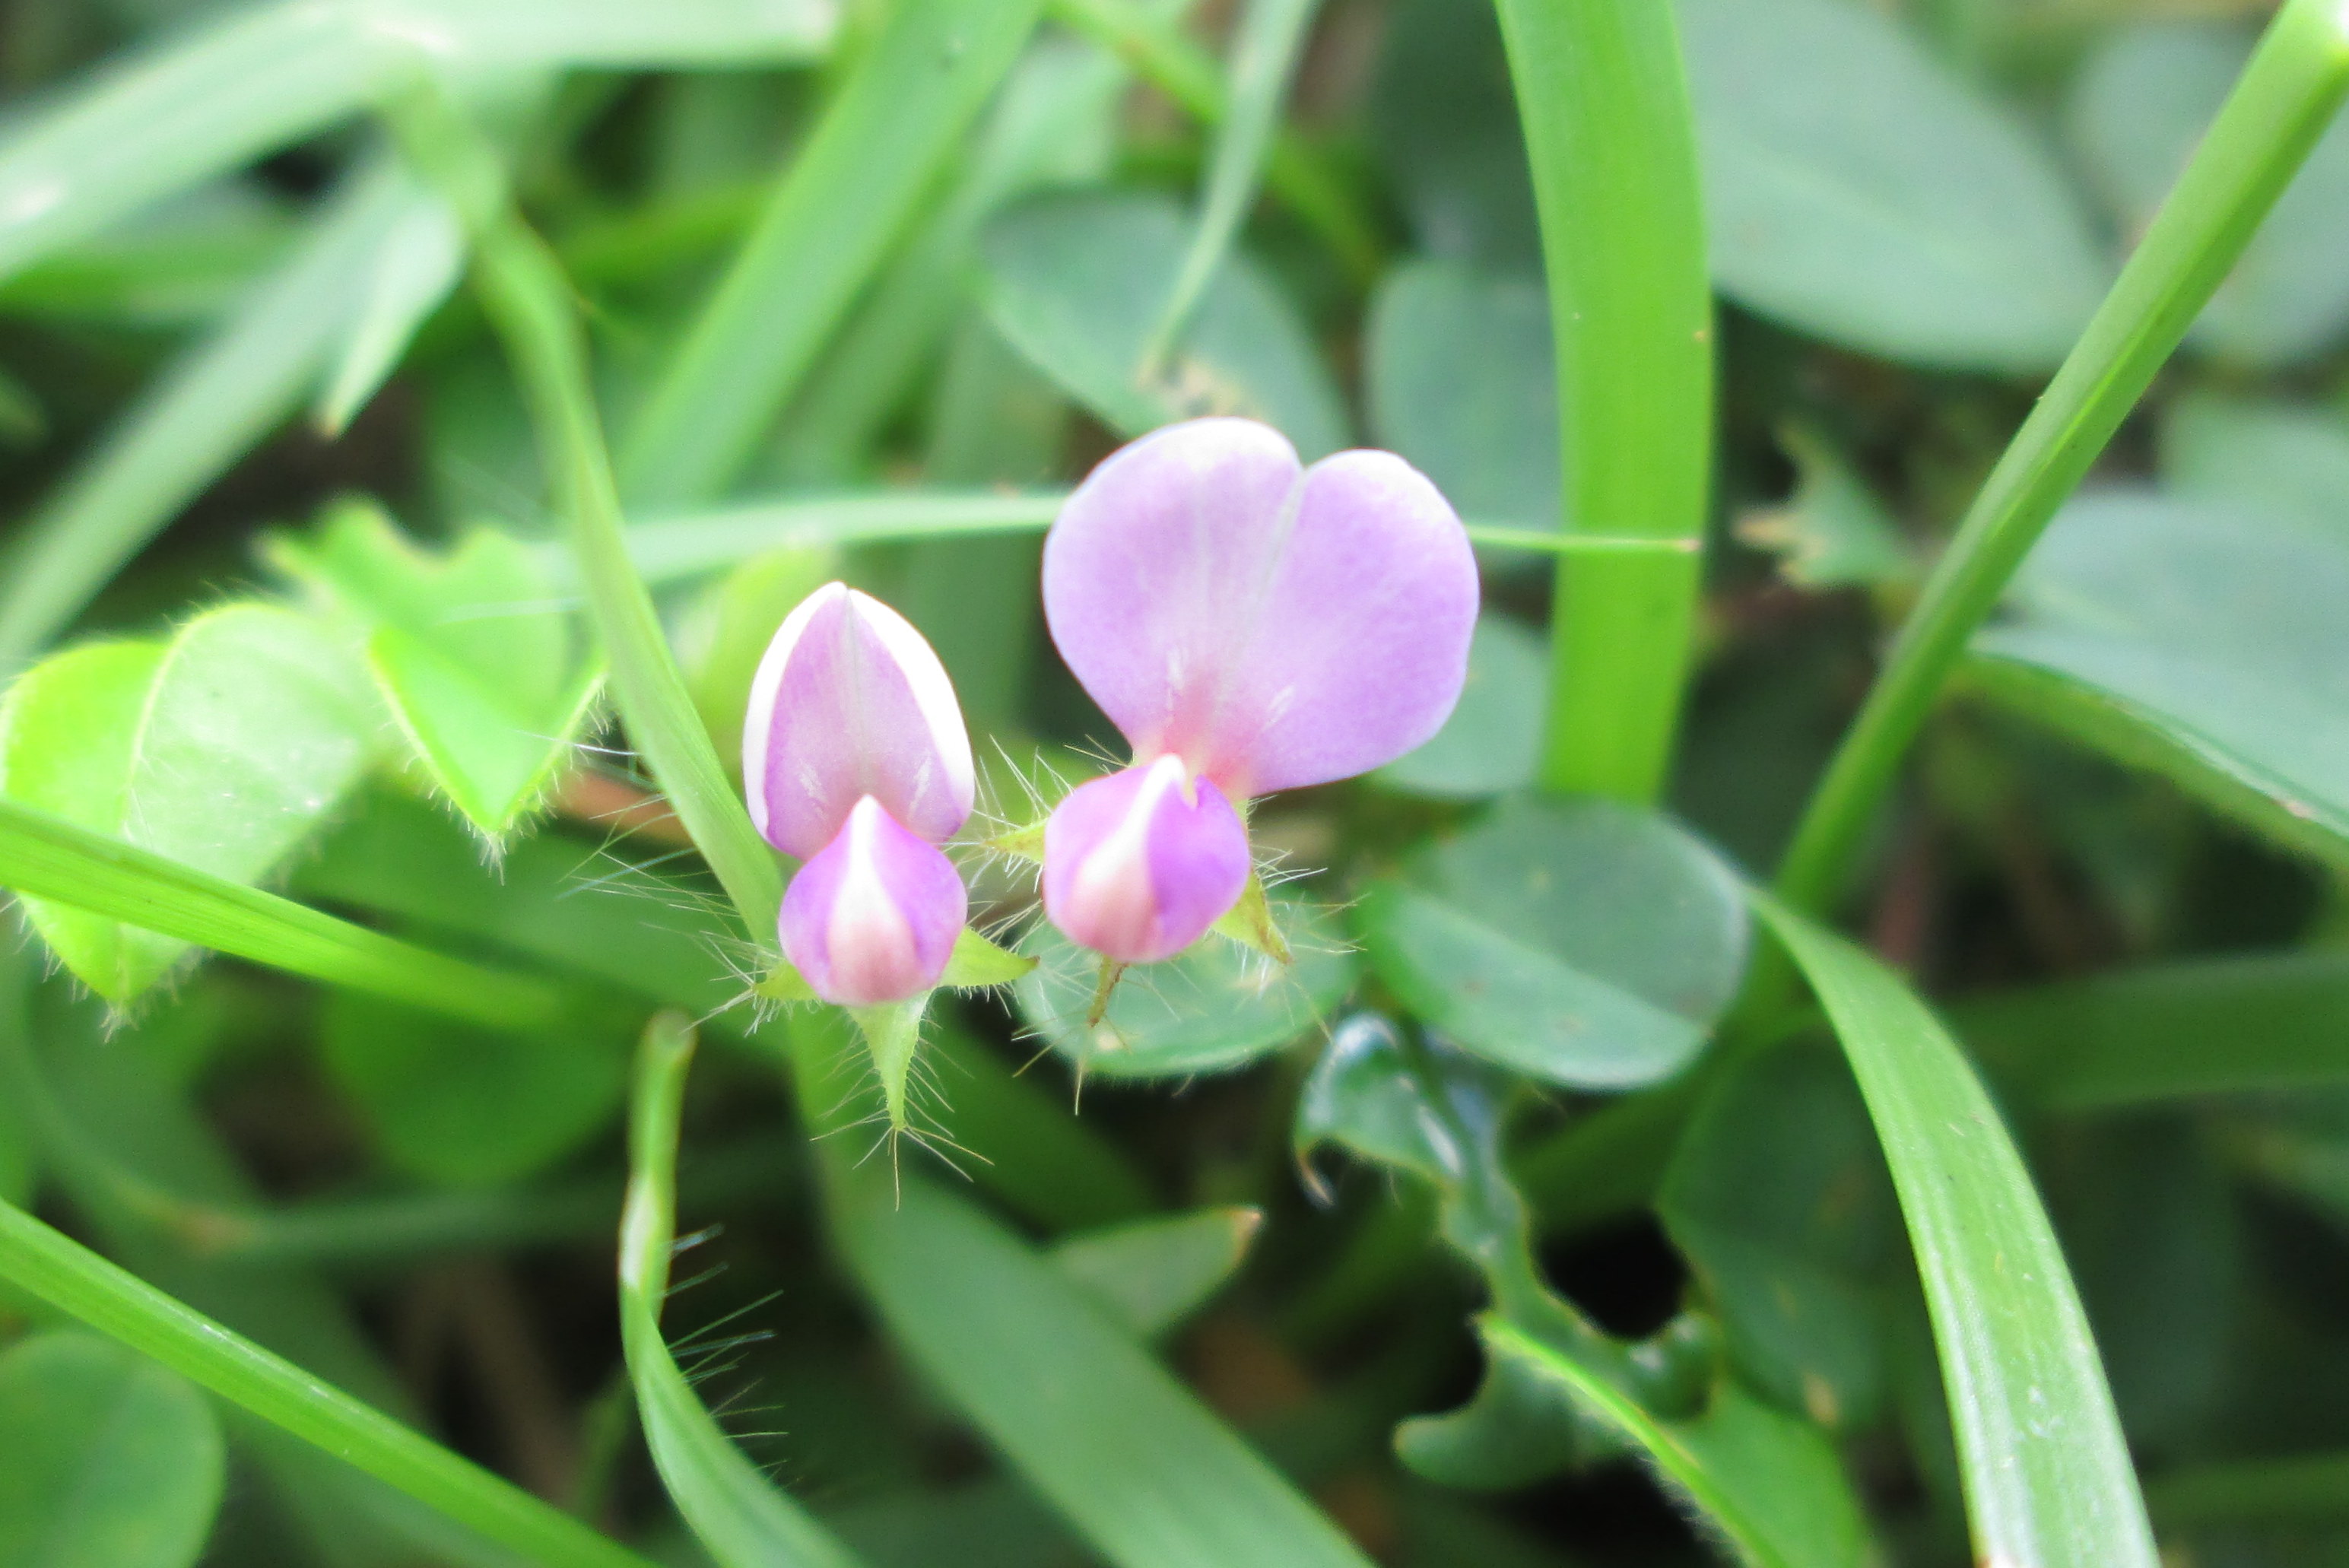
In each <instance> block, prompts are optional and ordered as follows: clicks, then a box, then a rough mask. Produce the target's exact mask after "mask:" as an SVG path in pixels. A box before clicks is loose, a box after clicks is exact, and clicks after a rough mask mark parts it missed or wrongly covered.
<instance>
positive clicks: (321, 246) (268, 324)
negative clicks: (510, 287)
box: [0, 167, 440, 676]
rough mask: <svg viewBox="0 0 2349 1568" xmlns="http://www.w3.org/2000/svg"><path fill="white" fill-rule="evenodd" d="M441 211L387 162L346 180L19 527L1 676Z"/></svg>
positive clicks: (205, 478) (198, 478) (213, 472)
mask: <svg viewBox="0 0 2349 1568" xmlns="http://www.w3.org/2000/svg"><path fill="white" fill-rule="evenodd" d="M439 205H440V203H439V202H438V201H436V200H435V199H434V198H433V197H432V196H431V195H430V194H429V193H428V192H426V191H422V190H420V189H419V187H418V186H417V185H416V183H415V182H414V181H412V180H410V179H409V177H408V176H407V175H405V174H403V173H401V172H400V171H399V170H397V169H396V168H389V167H386V168H378V169H374V170H368V171H366V172H362V173H360V174H358V175H357V176H355V177H354V178H353V179H352V180H351V181H349V183H348V184H347V186H346V188H345V190H344V191H343V192H342V193H341V194H340V195H338V196H336V198H335V199H334V201H333V202H332V203H331V204H330V205H329V206H328V207H327V208H326V210H325V211H323V212H321V213H320V214H319V216H318V217H317V218H316V219H315V220H314V221H313V222H312V224H311V228H310V231H309V233H308V234H307V236H306V237H305V239H303V240H302V241H301V242H299V243H298V244H297V245H296V247H295V250H294V252H293V253H291V254H290V255H289V256H287V258H286V259H285V262H284V263H281V264H280V265H279V266H278V268H277V269H276V271H275V272H274V273H272V274H270V275H269V276H268V277H267V278H266V279H264V281H263V282H262V283H261V284H259V285H258V286H257V287H255V288H254V291H253V293H252V294H250V295H249V296H248V297H247V299H246V300H245V303H244V304H243V305H242V306H241V307H240V308H239V309H238V310H237V311H236V313H235V315H233V316H232V317H231V318H230V319H229V320H227V321H226V322H223V323H222V325H221V326H220V328H219V329H218V330H217V331H216V332H214V333H213V334H212V335H211V336H210V337H208V338H206V339H205V340H204V341H202V343H200V344H198V345H197V346H195V347H193V348H192V349H191V350H189V351H188V352H187V353H186V354H185V355H183V356H181V358H180V360H179V361H178V362H177V363H176V364H174V365H173V366H171V368H170V369H169V370H167V371H166V372H165V373H164V374H163V376H162V377H161V378H160V380H159V381H157V383H156V384H155V385H154V386H153V387H150V388H149V390H148V391H147V392H146V393H145V394H144V395H143V396H142V397H140V400H139V401H138V402H137V403H136V404H135V405H133V406H132V407H131V409H130V411H129V414H127V415H126V416H125V417H124V418H123V419H122V421H121V423H120V424H119V425H118V426H117V427H116V428H115V429H114V431H113V432H112V433H111V434H110V435H109V436H108V437H107V438H106V439H105V441H104V442H103V444H102V445H100V447H99V448H98V450H97V451H96V452H94V453H93V454H91V456H90V457H89V458H88V459H87V460H86V461H85V462H84V463H83V464H82V466H81V467H80V468H79V469H78V470H77V471H76V472H75V473H74V474H73V475H72V476H71V477H70V478H68V479H67V480H66V482H65V484H64V486H63V487H62V488H61V489H59V490H57V493H56V494H54V495H53V496H51V497H50V498H49V499H48V500H47V501H46V502H45V503H43V505H42V506H41V508H40V510H39V511H36V513H35V514H34V515H33V517H32V519H31V520H30V521H28V522H27V523H26V526H25V531H24V535H23V537H22V538H21V540H20V541H19V542H18V543H17V545H16V551H15V553H14V555H13V557H12V559H11V562H10V569H9V571H8V573H6V581H5V585H0V676H5V675H6V674H8V673H10V672H11V671H12V670H13V669H14V667H15V666H16V665H20V664H22V663H23V662H24V661H25V660H26V658H28V657H30V656H31V655H33V654H34V653H36V652H37V651H38V650H39V649H40V647H41V646H42V645H44V644H45V643H47V641H48V640H49V639H50V638H52V637H54V636H56V635H57V633H58V632H60V631H61V630H63V629H64V628H65V626H66V625H67V623H69V622H70V621H71V620H72V619H73V617H74V616H75V615H76V614H78V612H79V611H80V610H81V608H82V606H83V605H84V604H86V603H88V601H89V598H90V595H91V594H93V593H96V592H97V591H98V588H99V587H101V586H102V585H103V584H104V583H106V581H107V580H108V579H109V577H111V576H113V575H114V573H116V572H118V571H119V570H120V569H121V567H122V565H123V563H124V562H127V561H129V559H130V557H131V556H133V555H134V554H136V553H137V552H139V550H140V547H141V546H142V545H144V544H145V543H146V542H148V541H149V540H150V539H151V538H153V537H154V535H155V534H156V533H157V532H158V531H160V530H161V528H162V527H163V525H164V524H166V523H168V522H170V521H171V519H172V517H173V516H174V515H176V514H177V513H178V512H179V511H180V510H181V508H182V507H184V506H186V505H187V504H188V502H189V501H191V500H193V499H194V498H195V497H196V496H197V495H198V494H200V493H201V492H202V490H204V488H205V487H206V486H208V485H210V484H211V483H212V481H213V480H216V479H218V478H219V477H220V476H221V475H222V473H223V472H225V471H226V470H227V469H229V467H230V466H231V465H232V464H233V463H234V462H235V461H236V460H237V459H239V458H241V457H243V455H244V453H245V451H246V450H247V449H249V448H251V447H252V446H253V445H254V442H255V441H257V440H259V439H260V438H262V437H264V435H266V434H267V433H268V432H269V431H270V430H271V429H272V428H274V427H275V426H276V425H277V424H278V423H279V422H280V421H281V420H283V419H284V418H285V417H286V416H287V415H288V414H290V413H292V412H293V410H294V409H295V407H298V406H299V405H300V403H301V400H302V397H303V395H304V394H305V392H307V391H308V390H309V387H310V385H311V383H312V381H313V380H314V379H315V378H316V376H317V375H318V372H319V368H320V366H322V365H323V364H324V363H325V360H326V355H327V352H328V346H329V345H330V344H331V343H333V342H334V341H335V339H336V337H337V336H339V335H341V334H342V333H343V332H344V331H345V330H346V328H347V324H348V323H349V321H350V319H351V316H352V314H353V313H354V311H355V310H356V309H357V305H358V302H359V298H360V288H359V281H360V280H362V279H363V278H364V277H365V276H366V274H367V269H368V267H369V266H370V264H371V263H372V262H373V260H374V258H375V256H376V254H377V253H378V251H379V249H380V248H381V246H382V245H383V243H384V242H385V241H386V239H387V238H388V236H390V235H392V234H394V233H396V232H398V231H399V230H400V229H401V228H402V227H404V226H406V225H408V224H410V223H413V222H417V221H419V215H420V214H425V213H429V211H432V210H433V209H435V208H437V207H439Z"/></svg>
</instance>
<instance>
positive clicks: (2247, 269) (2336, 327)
mask: <svg viewBox="0 0 2349 1568" xmlns="http://www.w3.org/2000/svg"><path fill="white" fill-rule="evenodd" d="M2250 57H2251V36H2250V34H2248V33H2246V32H2244V31H2241V30H2239V29H2237V28H2234V27H2230V26H2223V25H2210V24H2200V25H2198V24H2194V23H2168V24H2163V23H2146V24H2140V25H2138V26H2133V27H2125V28H2122V29H2119V30H2117V31H2116V32H2114V33H2112V34H2111V35H2109V36H2107V37H2106V39H2105V40H2104V41H2103V43H2102V44H2101V45H2099V46H2098V47H2097V49H2096V51H2095V54H2094V55H2092V56H2091V57H2090V58H2089V60H2088V63H2087V64H2086V66H2085V67H2083V69H2082V70H2081V72H2080V75H2079V77H2078V79H2077V80H2076V81H2075V83H2074V85H2073V89H2072V96H2071V101H2070V102H2069V104H2068V105H2067V106H2066V114H2065V119H2066V129H2067V130H2068V131H2069V133H2070V138H2071V140H2072V143H2073V145H2074V147H2075V149H2076V150H2077V151H2078V154H2079V158H2080V161H2081V163H2082V164H2083V166H2084V167H2085V170H2086V172H2087V174H2088V177H2089V181H2090V183H2091V184H2092V185H2093V186H2094V187H2095V191H2096V194H2097V195H2098V196H2099V197H2101V198H2102V199H2103V201H2105V203H2106V208H2107V209H2108V210H2109V211H2110V212H2111V213H2112V215H2113V217H2114V218H2115V220H2116V221H2117V222H2118V223H2119V225H2120V228H2121V232H2122V233H2123V235H2124V236H2125V237H2126V238H2127V239H2128V240H2130V241H2132V242H2133V241H2134V240H2135V239H2136V238H2137V236H2138V235H2139V234H2141V233H2143V232H2145V228H2146V225H2147V223H2149V222H2152V220H2153V214H2154V212H2155V211H2156V209H2158V207H2159V206H2160V205H2161V201H2162V199H2163V198H2164V197H2166V196H2168V194H2169V191H2170V187H2171V186H2172V185H2174V184H2175V183H2176V182H2177V180H2178V174H2179V172H2180V171H2182V170H2184V169H2185V167H2186V160H2188V158H2189V157H2190V156H2192V154H2193V151H2194V149H2195V147H2196V146H2197V145H2198V144H2199V142H2200V141H2201V139H2202V134H2203V132H2204V131H2205V130H2206V129H2209V124H2210V121H2211V119H2212V118H2213V117H2214V116H2215V115H2217V113H2218V112H2219V106H2220V103H2221V102H2223V101H2224V100H2225V98H2226V96H2227V93H2228V90H2229V89H2230V88H2232V87H2233V86H2234V85H2235V81H2236V78H2237V77H2240V76H2241V74H2242V69H2243V62H2244V61H2245V60H2246V59H2248V58H2250ZM2344 248H2349V123H2344V122H2341V121H2338V120H2336V121H2335V122H2334V124H2333V128H2332V129H2331V130H2329V131H2328V132H2326V134H2325V135H2324V137H2323V139H2322V140H2320V141H2318V142H2317V144H2316V146H2315V148H2314V150H2312V151H2311V152H2310V153H2309V155H2308V159H2307V161H2306V162H2304V163H2302V165H2301V168H2300V172H2299V173H2298V174H2296V175H2294V176H2293V177H2292V183H2291V185H2289V186H2288V187H2286V188H2285V191H2284V193H2283V195H2282V197H2281V198H2279V199H2278V201H2276V205H2275V210H2274V211H2271V212H2270V213H2269V214H2268V216H2267V218H2266V219H2265V220H2264V221H2263V222H2261V224H2260V229H2259V232H2258V233H2256V234H2254V235H2253V236H2252V237H2251V243H2250V245H2249V246H2247V247H2246V248H2245V249H2244V252H2243V255H2242V259H2241V260H2240V261H2239V262H2237V263H2235V270H2234V271H2233V272H2232V273H2230V274H2229V275H2228V278H2227V281H2226V282H2225V283H2223V284H2220V287H2219V292H2218V293H2217V294H2214V295H2212V296H2211V299H2210V303H2209V305H2208V306H2207V307H2205V308H2204V310H2203V312H2202V315H2201V317H2200V319H2199V320H2198V321H2196V322H2195V324H2194V328H2193V331H2192V332H2191V333H2190V334H2189V335H2188V337H2187V342H2188V343H2189V345H2191V346H2196V347H2199V348H2200V349H2202V350H2203V351H2204V352H2206V353H2209V354H2211V355H2213V356H2219V357H2221V358H2225V359H2230V360H2235V361H2239V362H2241V363H2244V364H2248V365H2251V366H2258V367H2261V368H2267V367H2271V366H2280V365H2287V364H2292V363H2294V362H2297V361H2300V360H2303V359H2307V358H2310V357H2312V356H2314V355H2316V354H2319V353H2321V352H2323V350H2324V349H2326V348H2328V347H2330V346H2333V344H2335V343H2337V342H2339V341H2340V338H2341V335H2342V333H2343V331H2344V329H2349V271H2344V269H2343V267H2342V266H2341V264H2340V261H2341V256H2342V253H2343V252H2344Z"/></svg>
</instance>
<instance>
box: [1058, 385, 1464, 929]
mask: <svg viewBox="0 0 2349 1568" xmlns="http://www.w3.org/2000/svg"><path fill="white" fill-rule="evenodd" d="M1476 602H1477V582H1476V562H1475V554H1474V552H1471V551H1470V549H1469V547H1468V538H1467V534H1466V532H1465V531H1464V530H1463V529H1462V528H1461V526H1460V520H1459V518H1458V517H1457V516H1455V515H1454V512H1453V511H1452V508H1451V506H1450V505H1449V504H1448V503H1447V502H1446V501H1445V500H1444V497H1443V496H1442V495H1441V494H1439V493H1438V492H1437V490H1436V489H1435V487H1434V486H1433V484H1431V483H1429V482H1428V480H1427V479H1426V477H1425V476H1424V475H1423V474H1421V473H1420V472H1419V471H1418V470H1417V469H1413V467H1412V466H1411V465H1410V464H1408V463H1406V462H1404V461H1403V460H1402V459H1401V458H1398V457H1396V456H1394V455H1393V454H1392V453H1391V452H1376V451H1351V452H1340V453H1338V454H1337V455H1336V456H1334V457H1330V458H1325V459H1322V460H1321V461H1319V462H1318V463H1315V464H1314V465H1313V466H1312V467H1311V468H1304V467H1302V466H1300V464H1299V461H1298V458H1297V452H1296V450H1295V449H1294V448H1292V447H1290V445H1289V444H1288V441H1287V440H1286V439H1285V438H1283V437H1282V436H1281V435H1280V433H1279V432H1278V431H1277V430H1274V429H1272V428H1270V427H1268V426H1265V425H1260V424H1257V423H1255V422H1254V421H1252V420H1247V419H1195V420H1192V421H1190V422H1188V423H1186V424H1181V425H1172V426H1168V427H1167V428H1164V429H1162V430H1158V431H1155V432H1154V433H1153V434H1151V435H1148V436H1145V437H1143V438H1142V439H1140V440H1138V441H1135V442H1133V443H1132V444H1131V445H1129V446H1126V447H1124V448H1123V449H1120V450H1118V451H1117V452H1115V453H1113V454H1112V455H1111V456H1110V457H1109V459H1107V460H1105V461H1104V462H1102V465H1101V466H1100V467H1099V468H1097V469H1094V470H1093V471H1092V475H1091V476H1090V477H1089V478H1087V479H1086V480H1085V482H1084V483H1083V484H1082V485H1081V486H1079V487H1078V489H1077V491H1076V493H1075V494H1074V495H1072V496H1071V497H1070V498H1069V501H1068V504H1067V505H1066V506H1065V507H1063V508H1062V509H1061V515H1060V517H1059V519H1058V520H1057V521H1055V522H1054V523H1053V525H1052V531H1051V533H1050V535H1049V536H1048V537H1047V539H1046V540H1045V543H1044V614H1045V619H1046V620H1047V621H1048V622H1049V623H1050V626H1051V630H1052V640H1053V642H1055V643H1056V644H1058V645H1059V646H1060V650H1061V657H1062V658H1063V659H1065V660H1066V661H1067V662H1068V665H1069V668H1070V669H1071V671H1073V672H1074V673H1075V675H1076V677H1077V679H1078V680H1079V681H1080V682H1081V684H1082V685H1083V686H1084V688H1085V690H1086V691H1087V692H1089V693H1091V694H1092V698H1093V700H1094V701H1095V702H1097V703H1099V704H1100V705H1101V707H1102V711H1103V712H1104V713H1106V714H1108V715H1109V717H1110V719H1111V721H1112V723H1114V724H1115V725H1116V726H1117V727H1118V729H1119V730H1120V732H1122V733H1123V735H1124V737H1125V738H1126V739H1127V740H1128V741H1129V742H1131V743H1132V744H1133V767H1131V768H1129V769H1126V770H1125V771H1123V772H1122V773H1118V774H1114V775H1112V777H1110V778H1108V779H1098V780H1095V781H1094V782H1092V783H1091V784H1087V785H1085V786H1084V787H1083V788H1081V789H1078V790H1076V791H1075V792H1074V793H1073V794H1071V796H1070V797H1069V798H1068V799H1066V800H1064V801H1063V802H1061V806H1060V807H1059V809H1058V810H1055V811H1054V812H1053V814H1052V818H1051V820H1050V824H1049V825H1048V826H1047V829H1046V832H1045V850H1044V908H1045V912H1046V913H1047V914H1049V915H1050V917H1051V919H1052V922H1053V923H1054V924H1056V925H1058V926H1059V927H1060V928H1061V931H1063V932H1064V933H1066V934H1068V935H1069V936H1070V938H1071V939H1072V940H1074V941H1076V942H1080V943H1082V944H1085V945H1087V946H1090V947H1093V948H1096V949H1098V950H1099V951H1101V952H1102V953H1104V954H1107V955H1109V956H1110V957H1111V958H1112V959H1115V960H1117V961H1119V962H1122V963H1133V964H1142V963H1151V962H1154V961H1155V960H1157V959H1161V958H1165V957H1168V956H1171V955H1172V954H1174V953H1178V952H1180V951H1181V950H1182V949H1183V948H1185V947H1186V946H1188V945H1189V944H1191V943H1193V942H1195V941H1196V940H1197V939H1198V938H1199V937H1200V936H1201V935H1202V934H1205V933H1206V930H1207V928H1208V927H1209V926H1210V925H1212V924H1214V923H1215V922H1216V919H1217V918H1219V917H1220V916H1221V915H1222V914H1223V913H1225V911H1226V910H1228V909H1230V908H1231V906H1232V905H1233V903H1236V902H1237V900H1238V898H1239V896H1240V894H1241V892H1243V891H1244V889H1245V888H1246V885H1247V869H1248V863H1249V861H1248V849H1247V827H1246V824H1245V822H1244V821H1243V820H1242V819H1241V817H1240V814H1239V813H1238V811H1237V810H1234V804H1235V803H1236V802H1240V801H1245V800H1246V799H1248V798H1250V797H1252V796H1256V795H1262V794H1268V793H1270V792H1272V791H1274V790H1277V789H1302V788H1304V787H1306V786H1308V785H1312V784H1326V783H1329V782H1330V781H1332V780H1334V779H1348V778H1351V777H1352V776H1354V775H1355V774H1358V773H1365V772H1368V771H1369V770H1370V769H1373V768H1377V767H1379V766H1381V765H1382V764H1384V763H1387V762H1390V761H1392V760H1393V759H1394V758H1397V757H1400V756H1402V754H1403V753H1404V752H1406V751H1409V750H1411V749H1412V748H1413V747H1416V746H1418V745H1419V744H1420V743H1421V742H1423V741H1424V740H1426V739H1427V738H1429V737H1430V736H1432V735H1433V734H1434V733H1435V731H1436V730H1437V729H1438V728H1440V727H1442V726H1443V723H1444V719H1445V718H1446V717H1449V716H1450V714H1451V712H1452V708H1453V705H1454V703H1456V702H1457V701H1458V700H1459V696H1460V688H1461V686H1462V684H1463V682H1464V681H1465V680H1466V678H1467V671H1468V637H1469V634H1470V632H1471V631H1472V630H1473V629H1474V627H1475V621H1476Z"/></svg>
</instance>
